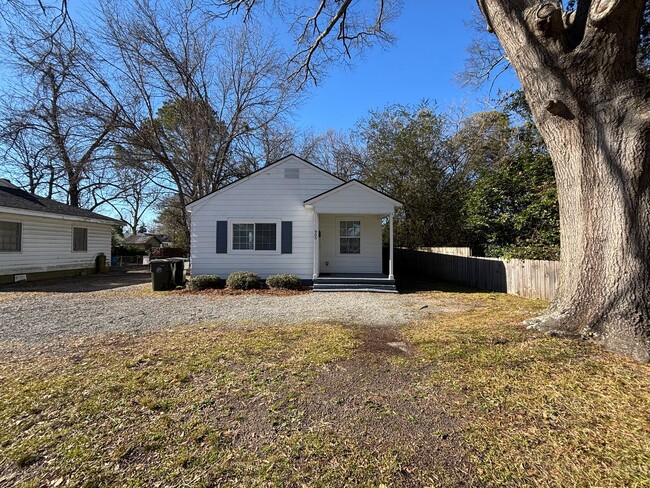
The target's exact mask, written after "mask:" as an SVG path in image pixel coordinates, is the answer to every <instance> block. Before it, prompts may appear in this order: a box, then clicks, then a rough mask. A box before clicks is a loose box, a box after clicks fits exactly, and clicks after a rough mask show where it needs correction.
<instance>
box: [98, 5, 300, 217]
mask: <svg viewBox="0 0 650 488" xmlns="http://www.w3.org/2000/svg"><path fill="white" fill-rule="evenodd" d="M102 10H103V17H104V23H103V26H102V32H101V35H102V38H103V41H104V43H105V44H106V46H108V54H107V55H106V56H105V62H106V63H109V64H111V65H112V66H113V68H114V69H115V70H116V71H117V72H118V73H119V75H118V76H117V84H118V85H119V86H120V89H119V91H118V90H116V91H115V93H114V95H115V98H116V100H120V104H121V106H122V114H121V116H122V126H123V140H124V141H125V142H126V144H127V145H128V150H129V151H131V152H133V153H134V154H135V157H136V159H138V160H141V161H147V162H150V163H155V164H156V165H157V166H158V167H160V168H162V169H163V170H164V173H165V177H166V180H167V183H166V187H167V188H168V189H172V190H173V192H174V193H176V194H177V196H178V201H179V202H180V210H181V214H182V220H183V221H184V222H185V223H186V224H187V222H188V218H187V214H186V211H185V206H186V204H187V203H189V201H192V200H194V199H197V198H199V197H201V196H203V195H205V194H207V193H209V192H211V191H213V190H216V189H217V188H219V187H221V186H222V185H223V184H225V183H227V182H229V181H231V180H232V179H233V178H235V177H239V176H243V174H241V170H242V168H247V167H249V166H250V161H249V159H250V157H251V155H253V154H255V153H257V154H259V153H260V152H259V151H253V150H252V146H254V145H255V144H256V143H257V141H260V140H262V139H263V137H264V133H265V132H268V130H269V129H270V127H272V126H273V125H274V124H276V123H279V122H280V121H281V119H282V117H283V116H284V115H285V114H286V113H287V111H288V110H289V109H290V108H291V107H292V106H293V104H294V103H295V102H296V100H297V97H296V91H295V87H294V86H292V85H291V84H289V83H287V81H286V80H287V56H286V55H284V54H283V53H282V51H280V50H279V49H277V48H276V47H275V45H274V43H273V41H272V40H270V39H271V38H270V37H268V36H264V35H263V33H262V32H259V30H258V29H257V28H256V27H255V26H252V25H247V26H244V27H242V28H238V29H235V28H234V27H226V28H223V25H217V24H216V19H215V18H214V17H208V16H206V15H205V10H204V9H203V8H202V5H201V4H200V2H193V1H189V0H187V1H185V0H178V1H175V2H169V3H163V2H160V3H157V2H148V1H144V0H142V1H140V0H137V1H136V2H128V3H127V2H112V3H104V4H103V5H102ZM116 53H117V54H116ZM255 164H257V163H255ZM255 164H254V165H255ZM186 228H187V225H186Z"/></svg>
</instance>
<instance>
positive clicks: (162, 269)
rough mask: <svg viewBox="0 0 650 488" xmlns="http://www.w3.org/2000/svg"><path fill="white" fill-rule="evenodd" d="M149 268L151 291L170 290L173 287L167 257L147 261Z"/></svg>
mask: <svg viewBox="0 0 650 488" xmlns="http://www.w3.org/2000/svg"><path fill="white" fill-rule="evenodd" d="M149 269H150V270H151V287H152V288H153V291H163V290H171V289H172V288H174V276H173V275H172V266H171V263H170V262H169V260H168V259H154V260H152V261H149Z"/></svg>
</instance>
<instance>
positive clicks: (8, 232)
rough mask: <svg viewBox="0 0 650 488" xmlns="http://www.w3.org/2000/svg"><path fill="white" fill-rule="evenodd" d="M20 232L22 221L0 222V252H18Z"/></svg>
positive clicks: (21, 230) (21, 231) (19, 248)
mask: <svg viewBox="0 0 650 488" xmlns="http://www.w3.org/2000/svg"><path fill="white" fill-rule="evenodd" d="M22 233H23V226H22V223H20V222H7V221H2V222H0V252H20V250H21V240H22V239H21V237H22Z"/></svg>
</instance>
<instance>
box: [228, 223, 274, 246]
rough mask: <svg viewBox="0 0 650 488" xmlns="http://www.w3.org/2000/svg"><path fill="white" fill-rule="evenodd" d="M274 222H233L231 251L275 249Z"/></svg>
mask: <svg viewBox="0 0 650 488" xmlns="http://www.w3.org/2000/svg"><path fill="white" fill-rule="evenodd" d="M277 236H278V233H277V224H276V223H257V222H256V223H233V224H232V249H233V251H276V250H277V248H278V243H277V242H278V241H277Z"/></svg>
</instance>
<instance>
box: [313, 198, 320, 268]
mask: <svg viewBox="0 0 650 488" xmlns="http://www.w3.org/2000/svg"><path fill="white" fill-rule="evenodd" d="M313 212H314V273H313V274H314V276H313V279H314V280H315V279H316V278H318V273H319V269H318V268H319V263H320V246H319V235H318V234H319V219H318V214H317V213H316V210H313Z"/></svg>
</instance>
